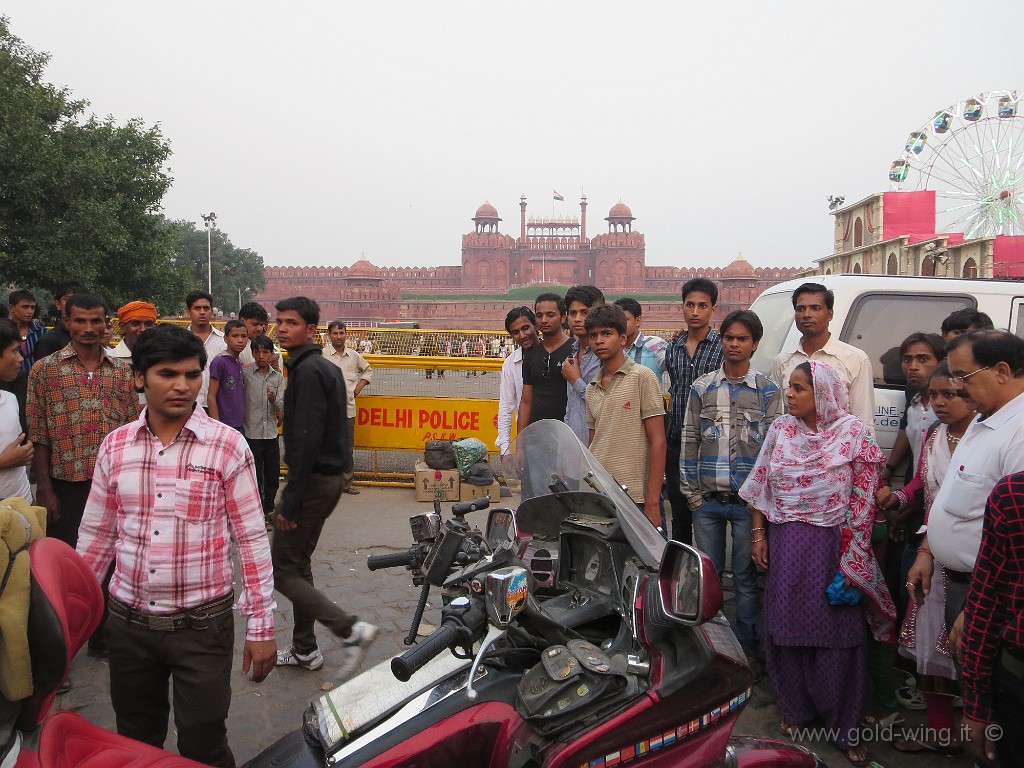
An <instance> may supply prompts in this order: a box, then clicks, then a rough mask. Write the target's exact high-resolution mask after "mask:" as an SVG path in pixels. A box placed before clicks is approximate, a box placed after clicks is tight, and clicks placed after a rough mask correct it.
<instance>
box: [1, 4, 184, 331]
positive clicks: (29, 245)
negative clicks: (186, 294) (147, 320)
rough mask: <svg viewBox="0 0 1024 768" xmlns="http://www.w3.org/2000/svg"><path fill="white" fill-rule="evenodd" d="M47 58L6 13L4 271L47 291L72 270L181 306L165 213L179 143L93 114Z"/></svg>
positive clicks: (113, 300) (101, 286)
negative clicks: (52, 74) (174, 146)
mask: <svg viewBox="0 0 1024 768" xmlns="http://www.w3.org/2000/svg"><path fill="white" fill-rule="evenodd" d="M48 62H49V55H48V54H45V53H39V52H37V51H34V50H33V49H32V48H30V47H29V46H28V45H26V44H25V43H24V42H23V41H22V40H20V39H19V38H17V37H15V36H14V35H13V34H12V33H11V32H10V29H9V26H8V20H7V19H6V18H5V17H2V16H0V93H2V94H3V98H0V274H2V275H3V276H4V279H5V280H6V281H7V282H8V283H11V284H13V285H17V286H22V287H32V288H43V289H51V288H53V286H54V285H55V284H56V283H58V282H60V281H62V280H65V279H68V278H70V277H73V278H77V279H78V280H80V281H81V282H83V283H85V284H86V285H88V286H89V287H90V288H91V289H93V290H94V291H96V292H97V293H101V294H103V295H104V296H105V298H106V299H107V301H108V302H109V303H110V304H111V306H112V307H116V306H119V305H120V304H122V303H124V302H126V301H131V300H133V299H148V300H150V301H154V302H155V303H156V304H157V305H158V306H159V307H160V309H161V310H162V311H165V312H166V311H173V310H175V309H177V308H178V307H179V306H180V304H181V297H182V285H183V282H182V280H181V274H180V273H179V272H178V271H177V269H176V267H175V266H174V264H173V263H172V261H171V260H170V259H169V255H170V252H171V242H172V241H171V239H170V238H171V230H170V229H169V228H168V227H167V226H165V225H164V221H163V217H162V216H161V215H160V203H161V200H162V199H163V196H164V194H165V193H166V191H167V189H168V187H169V186H170V184H171V176H170V173H169V170H166V169H165V163H166V162H167V159H168V157H169V156H170V147H169V145H168V144H167V142H166V141H165V140H164V138H163V136H162V134H161V132H160V128H159V127H158V126H155V125H154V126H149V127H147V126H145V125H144V124H143V123H142V121H141V120H138V119H132V120H128V121H127V122H125V123H124V124H118V123H117V122H116V121H115V120H114V118H113V117H112V116H108V117H106V118H103V119H100V118H97V117H96V116H95V115H90V116H87V115H85V109H86V108H87V106H88V102H86V101H83V100H76V99H73V98H71V95H70V93H69V92H68V90H67V89H64V88H57V87H55V86H53V85H51V84H49V83H47V82H45V81H44V80H43V71H44V69H45V67H46V65H47V63H48Z"/></svg>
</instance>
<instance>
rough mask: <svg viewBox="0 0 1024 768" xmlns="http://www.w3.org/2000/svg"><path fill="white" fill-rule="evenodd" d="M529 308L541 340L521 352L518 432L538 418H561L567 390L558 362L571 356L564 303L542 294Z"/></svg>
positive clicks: (570, 341)
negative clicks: (521, 371)
mask: <svg viewBox="0 0 1024 768" xmlns="http://www.w3.org/2000/svg"><path fill="white" fill-rule="evenodd" d="M533 307H534V312H535V313H536V315H537V330H539V331H540V332H541V334H543V336H544V339H543V341H542V343H540V344H535V345H534V346H532V347H530V349H528V350H526V352H524V353H523V397H522V400H521V401H520V403H519V417H518V419H517V422H516V423H517V424H518V425H519V427H518V428H519V429H525V428H526V427H527V426H529V425H530V424H532V423H533V422H535V421H540V420H541V419H557V420H558V421H563V420H564V419H565V404H566V400H567V390H566V388H565V379H564V378H563V377H562V362H563V361H564V360H565V359H566V358H568V357H569V356H570V355H571V354H572V339H570V338H569V335H568V334H567V333H566V332H565V300H564V299H563V298H562V297H561V296H559V295H558V294H557V293H542V294H541V295H540V296H538V297H537V300H536V301H535V302H534V303H533Z"/></svg>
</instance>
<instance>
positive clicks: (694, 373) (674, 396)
mask: <svg viewBox="0 0 1024 768" xmlns="http://www.w3.org/2000/svg"><path fill="white" fill-rule="evenodd" d="M681 292H682V298H683V319H684V320H685V321H686V330H685V331H683V332H682V333H680V334H679V336H677V337H676V338H675V339H674V340H673V341H672V343H671V344H669V345H668V347H667V348H666V349H665V367H666V368H667V369H668V375H669V379H670V381H671V386H670V387H669V394H670V395H671V401H672V402H671V406H670V409H669V413H668V421H667V423H666V427H665V433H666V435H665V439H666V443H667V444H666V449H665V450H666V453H665V495H666V496H668V501H669V506H670V507H671V513H672V517H671V526H670V528H669V532H670V533H671V536H672V538H673V539H675V540H676V541H681V542H683V543H684V544H690V543H692V542H693V515H692V513H691V511H690V506H689V504H687V502H686V497H684V496H683V494H682V492H681V491H680V490H679V457H680V453H681V450H682V449H681V441H682V437H683V420H684V417H685V416H686V407H687V403H689V401H690V386H691V385H692V384H693V382H694V381H696V380H697V379H699V378H700V377H701V376H703V375H705V374H707V373H711V372H712V371H716V370H718V368H719V367H720V366H721V365H722V339H721V337H720V336H719V335H718V332H717V331H715V330H713V329H712V328H711V316H712V315H713V314H714V313H715V305H716V304H717V303H718V286H717V285H715V284H714V283H713V282H712V281H711V280H707V279H705V278H703V277H697V278H694V279H693V280H687V281H686V282H685V283H683V288H682V291H681Z"/></svg>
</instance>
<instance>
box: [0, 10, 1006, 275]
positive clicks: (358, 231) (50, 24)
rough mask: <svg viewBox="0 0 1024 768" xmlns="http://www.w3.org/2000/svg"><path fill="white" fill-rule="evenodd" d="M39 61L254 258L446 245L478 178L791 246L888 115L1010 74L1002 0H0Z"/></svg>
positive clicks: (700, 243) (700, 238) (869, 183)
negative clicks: (165, 163) (162, 148)
mask: <svg viewBox="0 0 1024 768" xmlns="http://www.w3.org/2000/svg"><path fill="white" fill-rule="evenodd" d="M0 13H2V14H4V15H6V16H8V17H9V19H10V24H11V28H12V30H13V32H14V33H15V34H16V35H18V36H19V37H21V38H22V39H23V40H25V41H26V42H27V43H28V44H29V45H31V46H32V47H34V48H36V49H37V50H45V51H49V52H50V53H51V54H52V57H53V58H52V62H51V64H50V67H49V69H48V71H47V77H48V79H49V80H50V81H51V82H54V83H57V84H59V85H66V86H68V87H69V88H70V89H71V90H72V91H73V93H74V95H75V96H77V97H79V98H87V99H89V100H90V101H91V103H92V107H91V108H92V110H93V111H95V112H96V113H98V114H100V115H106V114H112V115H114V116H115V117H116V118H118V119H120V120H124V119H127V118H130V117H141V118H142V119H143V120H144V121H146V122H147V123H159V124H160V125H161V127H162V130H163V132H164V134H165V136H166V137H167V138H168V139H169V140H170V142H171V146H172V149H173V155H172V157H171V160H170V163H169V165H170V169H171V174H172V176H173V177H174V185H173V187H172V189H171V190H170V192H169V193H168V195H167V197H166V198H165V201H164V202H165V210H164V212H165V214H166V215H167V216H169V217H171V218H188V219H192V220H194V221H197V222H198V223H199V224H200V225H201V224H202V222H201V219H200V214H201V213H206V212H209V211H211V210H212V211H216V213H217V215H218V224H219V226H220V227H221V229H223V230H224V231H225V232H226V233H228V235H229V236H230V237H231V239H232V241H233V242H234V243H235V244H236V245H238V246H240V247H245V248H252V249H254V250H256V251H258V252H259V253H260V255H262V257H263V260H264V263H266V264H268V265H298V264H324V265H336V264H337V265H346V264H351V263H352V262H354V261H355V260H357V259H359V258H360V257H361V255H362V254H364V253H365V256H366V258H368V259H370V260H371V261H373V262H374V263H375V264H378V265H409V266H415V265H435V264H458V263H459V255H460V236H461V235H462V234H463V233H465V232H468V231H471V230H472V226H473V225H472V222H471V221H470V218H471V217H472V216H473V213H474V211H475V210H476V208H477V206H478V205H480V204H481V203H482V202H484V200H489V201H490V202H491V203H492V204H493V205H494V206H495V207H496V208H497V209H498V212H499V214H500V215H501V217H502V218H503V219H504V221H503V223H502V225H501V230H502V231H504V232H509V233H511V234H513V235H516V234H517V233H518V229H519V224H518V217H519V208H518V202H519V195H520V194H522V193H525V194H526V196H527V198H528V199H529V203H530V208H529V210H528V213H529V214H530V215H538V216H539V215H551V213H552V190H553V189H557V190H558V191H559V192H561V193H562V194H563V195H564V196H565V198H566V202H565V203H560V204H556V207H555V214H556V215H571V214H578V212H579V208H578V199H579V195H580V192H581V190H582V191H585V192H586V194H587V196H588V198H589V202H590V207H589V210H588V214H589V226H588V230H589V233H590V234H596V233H598V232H603V231H607V225H606V223H605V222H604V220H603V219H604V217H605V216H606V215H607V212H608V209H609V208H610V207H611V206H612V205H614V204H615V203H616V202H617V201H619V200H620V199H621V200H622V201H623V202H625V203H627V204H628V205H629V206H630V207H631V208H632V210H633V214H634V216H636V222H635V224H634V226H635V228H636V229H637V230H638V231H640V232H643V233H644V234H645V236H646V240H647V263H648V264H671V265H676V266H688V265H695V266H699V265H724V264H726V263H728V262H729V261H731V260H732V259H733V258H735V256H736V254H737V252H739V251H742V252H743V254H744V256H746V257H747V258H748V259H749V260H750V261H751V262H752V263H753V264H754V265H756V266H775V265H780V266H782V265H786V266H790V265H792V266H796V265H809V264H810V263H811V261H812V259H814V258H820V257H821V256H824V255H826V254H828V253H830V252H831V250H832V218H831V216H829V214H828V204H827V202H826V197H827V196H828V195H830V194H842V195H845V196H846V199H847V202H854V201H855V200H858V199H860V198H862V197H865V196H867V195H868V194H871V193H872V192H876V191H884V190H886V189H888V181H887V179H886V174H887V172H888V169H889V164H890V163H891V162H892V161H893V160H894V159H896V157H897V156H898V155H899V153H900V151H901V150H902V148H903V143H904V141H905V140H906V137H907V134H908V133H910V132H911V131H913V130H915V129H917V128H918V127H920V126H921V125H922V124H923V123H925V122H926V121H927V120H929V119H930V118H931V117H932V115H933V114H934V113H935V112H936V111H937V110H939V109H941V108H943V107H946V106H948V105H949V104H951V103H953V102H956V101H958V100H960V99H963V98H966V97H967V96H970V95H972V94H976V93H979V92H982V91H989V90H997V89H1006V88H1024V68H1022V66H1021V64H1020V37H1019V35H1020V17H1021V10H1020V4H1019V0H1013V1H1011V0H1006V1H1001V2H987V3H975V4H966V3H963V2H952V1H950V0H938V1H933V2H929V3H920V2H915V3H904V2H896V1H895V0H881V1H877V0H875V1H868V2H861V3H854V4H851V3H824V2H820V1H816V2H800V3H796V2H774V3H763V2H762V3H753V2H735V1H734V2H729V1H728V0H725V1H722V2H675V3H672V2H664V1H663V2H657V3H628V2H622V0H617V2H604V1H603V0H586V1H585V2H568V1H565V2H553V1H551V0H548V2H533V1H531V0H524V1H522V2H518V3H514V4H513V3H486V2H459V1H456V0H448V1H446V2H429V3H428V2H413V1H411V0H410V1H409V2H386V1H382V0H375V1H374V2H366V3H356V2H323V1H322V2H318V3H312V2H290V3H273V4H271V3H268V2H261V1H260V0H247V1H246V2H236V1H234V0H231V1H230V2H229V1H227V0H216V1H215V2H202V3H200V2H194V1H193V0H175V2H141V1H136V2H107V1H103V0H92V1H91V2H88V3H83V2H70V1H69V0H57V1H54V0H49V1H48V2H41V1H40V0H5V1H4V2H3V3H2V4H0Z"/></svg>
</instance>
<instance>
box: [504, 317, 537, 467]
mask: <svg viewBox="0 0 1024 768" xmlns="http://www.w3.org/2000/svg"><path fill="white" fill-rule="evenodd" d="M505 330H506V331H508V335H509V336H510V337H511V340H512V341H514V342H516V343H517V344H518V345H519V346H518V347H516V348H515V349H514V350H513V351H512V354H510V355H509V356H508V357H506V358H505V362H503V363H502V364H501V386H500V388H499V390H498V391H499V395H498V439H497V440H495V441H494V444H495V445H496V446H498V450H500V451H501V455H502V456H504V455H505V454H506V453H508V446H509V443H511V442H512V414H513V413H516V412H518V411H519V401H520V400H521V399H522V397H523V352H525V351H526V350H527V349H529V348H530V347H532V346H533V345H534V344H536V343H537V316H536V315H535V314H534V313H533V310H532V309H530V308H529V307H516V308H515V309H513V310H512V311H510V312H509V313H508V314H507V315H506V316H505Z"/></svg>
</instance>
